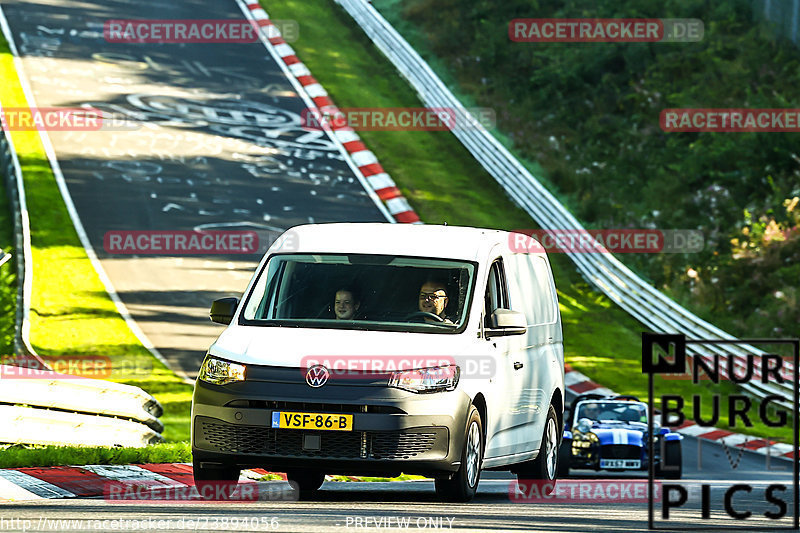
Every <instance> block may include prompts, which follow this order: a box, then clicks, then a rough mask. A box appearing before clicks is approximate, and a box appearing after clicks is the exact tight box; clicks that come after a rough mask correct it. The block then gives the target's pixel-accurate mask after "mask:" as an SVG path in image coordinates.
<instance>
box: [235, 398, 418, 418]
mask: <svg viewBox="0 0 800 533" xmlns="http://www.w3.org/2000/svg"><path fill="white" fill-rule="evenodd" d="M225 407H239V408H245V409H270V410H272V411H313V412H317V413H349V414H357V413H372V414H387V415H404V414H407V413H406V412H405V411H403V410H402V409H400V408H399V407H394V406H392V405H353V404H339V403H306V402H284V401H276V400H231V401H230V402H228V403H226V404H225Z"/></svg>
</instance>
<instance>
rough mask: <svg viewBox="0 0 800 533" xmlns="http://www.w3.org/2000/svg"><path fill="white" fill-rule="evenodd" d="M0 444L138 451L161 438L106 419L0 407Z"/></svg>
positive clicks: (146, 429) (138, 427)
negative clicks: (103, 447) (128, 448)
mask: <svg viewBox="0 0 800 533" xmlns="http://www.w3.org/2000/svg"><path fill="white" fill-rule="evenodd" d="M0 421H2V424H0V442H7V443H11V444H42V445H48V444H53V445H59V446H129V447H132V448H141V447H144V446H147V445H148V444H155V443H158V442H161V441H162V440H163V438H162V437H161V435H160V434H158V433H156V432H155V431H153V430H152V429H150V428H149V427H147V426H145V425H143V424H139V423H138V422H131V421H129V420H122V419H119V418H109V417H107V416H99V415H87V414H81V413H69V412H65V411H49V410H44V409H31V408H29V407H19V406H14V405H0Z"/></svg>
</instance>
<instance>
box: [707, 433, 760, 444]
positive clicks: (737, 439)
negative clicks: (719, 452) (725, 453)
mask: <svg viewBox="0 0 800 533" xmlns="http://www.w3.org/2000/svg"><path fill="white" fill-rule="evenodd" d="M758 438H759V437H754V436H752V435H742V434H741V433H734V434H733V435H728V436H727V437H722V438H721V439H717V442H719V443H720V444H724V445H725V446H739V445H741V444H744V443H746V442H750V441H752V440H758Z"/></svg>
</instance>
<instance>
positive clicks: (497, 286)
mask: <svg viewBox="0 0 800 533" xmlns="http://www.w3.org/2000/svg"><path fill="white" fill-rule="evenodd" d="M501 308H502V309H508V308H509V307H508V287H507V285H506V273H505V269H504V268H503V260H502V259H496V260H495V261H494V263H492V267H491V268H490V269H489V279H488V281H487V283H486V296H485V297H484V311H485V313H484V327H487V328H488V327H491V316H492V313H493V312H494V310H495V309H501Z"/></svg>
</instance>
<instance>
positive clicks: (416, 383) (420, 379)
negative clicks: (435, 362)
mask: <svg viewBox="0 0 800 533" xmlns="http://www.w3.org/2000/svg"><path fill="white" fill-rule="evenodd" d="M460 375H461V369H460V368H459V367H458V366H455V365H446V366H436V367H431V368H417V369H414V370H400V371H397V372H392V375H391V377H390V378H389V386H390V387H395V388H398V389H403V390H407V391H411V392H440V391H450V390H454V389H455V388H456V385H458V378H459V376H460Z"/></svg>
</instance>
